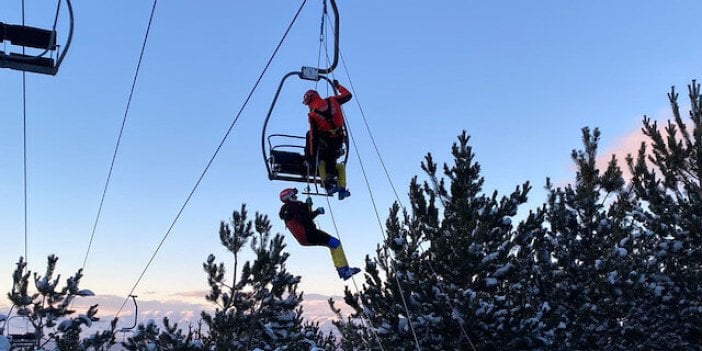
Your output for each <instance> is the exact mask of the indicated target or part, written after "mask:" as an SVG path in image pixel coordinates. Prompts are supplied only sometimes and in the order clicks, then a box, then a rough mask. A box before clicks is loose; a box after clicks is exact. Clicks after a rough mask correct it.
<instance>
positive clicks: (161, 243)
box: [115, 0, 307, 318]
mask: <svg viewBox="0 0 702 351" xmlns="http://www.w3.org/2000/svg"><path fill="white" fill-rule="evenodd" d="M306 3H307V0H303V1H302V3H301V4H300V7H299V8H298V10H297V12H296V13H295V16H294V17H293V19H292V21H291V22H290V24H289V25H288V27H287V29H286V30H285V33H284V34H283V37H282V38H281V39H280V41H279V42H278V44H277V45H276V47H275V49H274V50H273V53H272V54H271V57H270V58H269V59H268V62H267V63H266V65H265V67H264V68H263V70H262V72H261V74H260V75H259V77H258V79H257V80H256V83H254V85H253V87H252V88H251V90H250V91H249V94H248V96H247V97H246V99H245V100H244V103H243V104H242V105H241V108H240V109H239V112H238V113H237V114H236V117H235V118H234V120H233V121H232V123H231V124H230V125H229V128H228V129H227V132H226V133H225V134H224V136H223V137H222V140H221V141H220V143H219V145H217V148H216V149H215V151H214V153H213V154H212V157H210V159H209V161H208V162H207V165H206V166H205V168H204V169H203V171H202V173H201V174H200V177H199V178H198V179H197V181H196V182H195V185H194V186H193V188H192V190H191V191H190V193H189V194H188V196H187V197H186V199H185V201H184V202H183V204H182V205H181V207H180V209H179V210H178V213H177V214H176V216H175V218H174V219H173V221H172V222H171V225H170V226H169V227H168V230H167V231H166V233H165V234H164V235H163V238H162V239H161V241H160V242H159V244H158V246H157V247H156V249H155V250H154V253H153V254H152V255H151V258H149V260H148V262H147V263H146V266H145V267H144V270H143V271H142V272H141V274H140V275H139V277H138V278H137V280H136V282H135V283H134V286H132V288H131V290H130V291H129V294H127V296H129V295H133V294H134V290H136V288H137V286H138V285H139V283H140V282H141V280H142V278H143V277H144V275H145V274H146V271H147V270H148V269H149V266H150V265H151V263H152V262H153V261H154V259H155V258H156V254H158V251H159V250H160V249H161V247H162V246H163V243H164V242H165V241H166V239H167V238H168V236H169V235H170V234H171V231H172V230H173V228H174V227H175V225H176V223H177V222H178V219H180V216H181V215H182V213H183V211H184V210H185V207H187V205H188V203H189V202H190V199H191V198H192V197H193V195H194V194H195V191H196V190H197V189H198V187H199V186H200V183H201V182H202V180H203V179H204V178H205V175H206V174H207V171H208V170H209V169H210V166H212V164H213V163H214V160H215V158H216V157H217V155H218V154H219V151H220V150H221V149H222V146H224V143H225V142H226V141H227V138H228V137H229V135H230V134H231V131H232V129H234V126H235V125H236V123H237V122H238V121H239V117H241V114H242V112H244V109H245V108H246V105H247V104H248V102H249V100H251V96H253V94H254V92H255V91H256V88H258V85H259V84H260V82H261V80H262V79H263V76H264V75H265V74H266V72H267V71H268V68H269V67H270V65H271V63H272V62H273V59H274V58H275V56H276V54H277V53H278V50H279V49H280V47H281V46H282V45H283V42H284V41H285V39H286V37H287V35H288V33H289V32H290V29H292V26H293V24H295V21H296V20H297V18H298V16H299V15H300V13H301V12H302V9H303V8H304V6H305V4H306ZM127 301H129V297H127V298H125V300H124V302H122V305H121V306H120V308H119V310H118V311H117V313H116V314H115V318H117V317H118V316H119V314H120V313H121V312H122V309H123V308H124V306H125V305H126V303H127Z"/></svg>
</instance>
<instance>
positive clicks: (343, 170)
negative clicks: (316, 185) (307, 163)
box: [319, 160, 346, 188]
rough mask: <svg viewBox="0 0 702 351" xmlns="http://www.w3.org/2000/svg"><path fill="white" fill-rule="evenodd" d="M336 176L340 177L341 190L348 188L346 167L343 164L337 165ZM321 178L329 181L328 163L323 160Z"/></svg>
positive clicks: (320, 163) (320, 169)
mask: <svg viewBox="0 0 702 351" xmlns="http://www.w3.org/2000/svg"><path fill="white" fill-rule="evenodd" d="M336 174H337V175H338V177H337V180H336V181H337V185H338V186H339V187H340V188H346V166H345V165H344V164H342V163H337V164H336ZM319 177H320V178H321V179H322V181H325V180H326V179H327V163H326V162H324V161H322V160H320V161H319Z"/></svg>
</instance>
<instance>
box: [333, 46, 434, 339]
mask: <svg viewBox="0 0 702 351" xmlns="http://www.w3.org/2000/svg"><path fill="white" fill-rule="evenodd" d="M326 48H327V47H326V45H325V49H326ZM325 52H326V53H327V60H329V50H328V49H326V51H325ZM339 55H341V49H339ZM346 76H347V77H349V78H350V76H349V74H348V70H346ZM332 78H334V73H333V72H332ZM349 81H350V79H349ZM353 94H354V98H355V92H354V93H353ZM345 122H346V127H347V129H348V130H347V133H348V135H349V138H351V144H352V145H353V149H354V151H355V152H356V155H357V156H358V163H359V165H360V167H361V173H362V174H363V179H364V182H365V184H366V188H367V189H368V194H369V196H370V198H371V204H372V206H373V211H374V212H375V217H376V220H377V221H378V227H379V228H380V233H381V234H382V235H383V238H384V239H385V240H387V236H386V235H385V230H384V229H383V222H382V220H381V219H380V213H379V212H378V207H377V205H376V203H375V197H374V196H373V191H372V189H371V186H370V182H369V181H368V175H367V173H366V169H365V166H364V164H363V160H362V159H361V155H360V153H359V151H358V146H357V145H356V140H355V139H354V138H353V134H352V133H351V125H350V123H349V121H348V119H345ZM393 276H394V277H395V283H396V285H397V289H398V291H399V293H400V299H401V301H402V305H403V307H404V309H405V313H407V322H408V324H409V327H410V331H411V333H412V337H413V338H414V342H415V347H416V348H417V351H421V347H420V346H419V339H418V338H417V334H416V332H415V330H414V324H413V323H412V318H411V313H410V311H409V307H408V306H407V300H406V299H405V293H404V291H403V289H402V286H401V284H400V280H399V278H398V277H397V274H394V275H393ZM354 284H355V279H354ZM378 340H380V339H378Z"/></svg>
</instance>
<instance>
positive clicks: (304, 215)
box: [279, 188, 361, 280]
mask: <svg viewBox="0 0 702 351" xmlns="http://www.w3.org/2000/svg"><path fill="white" fill-rule="evenodd" d="M280 201H282V202H283V206H282V207H281V208H280V213H279V215H280V219H282V220H284V221H285V226H286V227H287V228H288V230H290V232H291V233H292V234H293V236H294V237H295V239H297V241H298V242H299V243H300V245H302V246H326V247H328V248H329V250H330V251H331V256H332V261H333V262H334V267H336V271H337V272H338V273H339V277H340V278H341V279H343V280H347V279H349V278H351V276H353V275H354V274H356V273H358V272H360V271H361V270H360V269H358V268H356V267H349V264H348V262H347V261H346V255H345V254H344V249H343V248H342V247H341V242H340V241H339V239H337V238H335V237H333V236H331V235H329V234H327V233H326V232H324V231H322V230H319V229H317V226H316V225H315V224H314V218H315V217H317V216H318V215H321V214H324V207H317V209H316V210H314V211H312V199H311V198H307V201H306V202H304V203H303V202H302V201H298V200H297V189H295V188H288V189H283V191H281V192H280Z"/></svg>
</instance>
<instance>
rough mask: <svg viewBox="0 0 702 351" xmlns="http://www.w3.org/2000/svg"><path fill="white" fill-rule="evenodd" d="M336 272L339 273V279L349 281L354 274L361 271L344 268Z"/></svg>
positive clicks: (353, 268) (354, 268)
mask: <svg viewBox="0 0 702 351" xmlns="http://www.w3.org/2000/svg"><path fill="white" fill-rule="evenodd" d="M336 271H337V272H339V278H341V279H343V280H349V278H351V277H352V276H353V275H354V274H356V273H358V272H360V271H361V269H360V268H356V267H349V266H344V267H339V268H337V269H336Z"/></svg>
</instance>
